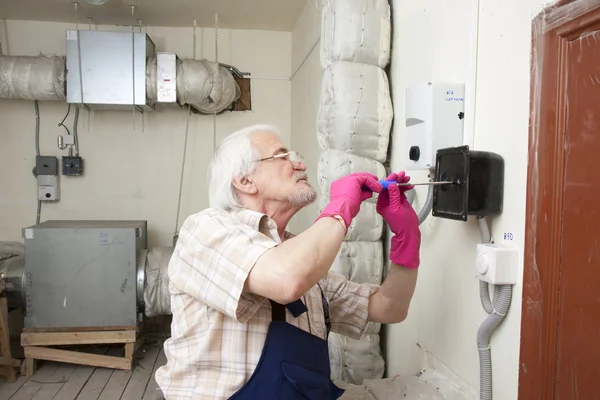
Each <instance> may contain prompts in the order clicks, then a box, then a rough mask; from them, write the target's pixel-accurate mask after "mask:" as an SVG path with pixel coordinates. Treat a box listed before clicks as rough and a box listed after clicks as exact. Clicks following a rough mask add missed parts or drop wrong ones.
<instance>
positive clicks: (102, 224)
mask: <svg viewBox="0 0 600 400" xmlns="http://www.w3.org/2000/svg"><path fill="white" fill-rule="evenodd" d="M146 227H147V223H146V221H46V222H43V223H41V224H38V225H34V226H31V227H28V228H25V229H23V237H24V238H25V311H26V315H25V327H27V328H46V329H51V328H82V327H87V328H91V327H94V328H104V327H131V326H135V325H137V323H138V322H139V318H140V313H141V308H143V301H144V295H143V291H144V280H145V276H144V272H145V271H143V268H142V267H141V266H140V264H141V265H143V263H139V262H138V258H139V256H140V253H141V251H142V250H143V249H145V248H146V236H147V235H146V229H147V228H146Z"/></svg>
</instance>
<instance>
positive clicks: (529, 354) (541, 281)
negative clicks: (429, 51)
mask: <svg viewBox="0 0 600 400" xmlns="http://www.w3.org/2000/svg"><path fill="white" fill-rule="evenodd" d="M598 22H600V0H595V1H590V0H563V1H559V2H557V3H555V4H553V5H551V6H549V7H547V8H545V9H544V10H543V11H542V12H541V13H539V14H538V15H537V16H536V17H535V18H534V20H533V25H532V56H531V89H530V90H531V92H530V93H531V94H530V122H529V154H528V160H529V161H528V167H527V188H528V189H527V204H526V214H525V215H526V222H525V252H524V267H523V304H522V310H521V344H520V345H521V348H520V361H519V399H523V400H552V399H554V394H555V387H556V385H555V371H556V343H557V329H556V327H557V323H558V312H559V298H558V296H559V278H560V271H559V266H560V265H559V264H560V260H559V257H560V243H561V231H562V222H561V221H562V217H561V216H562V209H563V208H562V207H563V196H564V194H563V183H564V173H563V171H564V163H565V154H564V143H565V135H566V133H565V130H566V128H565V126H566V115H565V105H566V103H565V102H566V88H565V87H564V86H565V82H566V73H567V61H568V60H567V46H568V42H569V41H570V40H573V39H576V38H577V37H579V36H580V35H581V34H582V33H583V32H585V28H586V27H588V26H590V25H591V24H594V23H598Z"/></svg>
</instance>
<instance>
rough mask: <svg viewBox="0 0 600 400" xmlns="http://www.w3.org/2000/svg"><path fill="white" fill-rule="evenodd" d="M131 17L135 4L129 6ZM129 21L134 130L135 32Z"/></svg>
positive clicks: (133, 16) (132, 16) (132, 24)
mask: <svg viewBox="0 0 600 400" xmlns="http://www.w3.org/2000/svg"><path fill="white" fill-rule="evenodd" d="M131 18H132V20H133V21H135V5H132V6H131ZM133 21H132V23H131V73H132V75H133V79H132V84H131V89H132V94H133V102H132V107H131V111H132V116H133V117H132V119H133V130H134V131H135V32H134V31H133V27H134V25H135V24H134V23H133Z"/></svg>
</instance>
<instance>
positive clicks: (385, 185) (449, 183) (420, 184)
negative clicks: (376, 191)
mask: <svg viewBox="0 0 600 400" xmlns="http://www.w3.org/2000/svg"><path fill="white" fill-rule="evenodd" d="M379 183H380V184H381V186H383V188H384V189H387V188H388V186H390V185H391V184H393V183H395V184H396V185H398V186H422V185H427V186H433V185H454V184H459V183H460V182H459V181H439V182H419V183H412V182H408V183H398V182H396V181H387V180H381V181H379Z"/></svg>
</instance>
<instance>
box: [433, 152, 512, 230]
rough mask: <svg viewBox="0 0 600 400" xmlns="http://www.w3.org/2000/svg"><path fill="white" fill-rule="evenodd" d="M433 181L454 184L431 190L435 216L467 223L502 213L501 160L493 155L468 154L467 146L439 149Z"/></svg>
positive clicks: (490, 153)
mask: <svg viewBox="0 0 600 400" xmlns="http://www.w3.org/2000/svg"><path fill="white" fill-rule="evenodd" d="M435 180H436V181H454V182H455V184H452V185H441V186H435V187H434V189H433V210H432V215H433V216H434V217H440V218H447V219H455V220H463V221H466V220H467V216H468V215H476V216H480V217H488V216H495V215H498V214H500V213H502V204H503V199H504V159H503V158H502V157H501V156H499V155H498V154H496V153H492V152H487V151H469V146H461V147H450V148H446V149H440V150H438V152H437V154H436V164H435Z"/></svg>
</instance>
